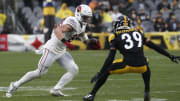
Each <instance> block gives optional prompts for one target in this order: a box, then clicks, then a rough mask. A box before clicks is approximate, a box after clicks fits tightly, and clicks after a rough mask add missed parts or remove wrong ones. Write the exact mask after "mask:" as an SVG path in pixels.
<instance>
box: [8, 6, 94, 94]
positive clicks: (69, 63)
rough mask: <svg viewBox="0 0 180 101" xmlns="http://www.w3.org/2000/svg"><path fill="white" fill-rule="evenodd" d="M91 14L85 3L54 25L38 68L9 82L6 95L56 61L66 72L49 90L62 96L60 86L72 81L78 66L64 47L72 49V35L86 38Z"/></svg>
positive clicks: (43, 72) (45, 70) (46, 69)
mask: <svg viewBox="0 0 180 101" xmlns="http://www.w3.org/2000/svg"><path fill="white" fill-rule="evenodd" d="M91 16H92V10H91V8H90V7H89V6H87V5H84V4H82V5H79V6H78V7H77V8H76V11H75V16H72V17H67V18H66V19H65V20H64V21H63V23H62V24H60V25H56V26H55V28H54V30H53V32H52V36H51V39H50V40H48V41H47V43H46V44H45V45H44V48H43V53H42V57H41V58H40V60H39V63H38V68H37V69H36V70H34V71H30V72H27V73H26V74H25V75H24V76H23V77H22V78H20V79H19V80H18V81H15V82H11V83H10V86H9V89H8V90H7V92H6V96H7V97H12V94H13V92H14V91H16V90H17V88H19V87H20V86H21V85H22V84H24V83H27V82H29V81H31V80H33V79H35V78H38V77H40V76H42V75H44V74H45V73H47V71H48V68H49V67H50V66H51V65H52V64H53V62H54V61H56V62H57V63H58V64H60V65H61V66H63V67H64V68H65V69H66V70H67V72H66V73H65V74H64V75H63V76H62V77H61V78H60V80H59V81H58V82H57V84H56V85H55V86H54V87H53V88H52V89H51V90H50V94H51V95H54V96H64V94H63V93H62V92H61V90H62V88H63V87H64V86H65V85H66V84H68V83H69V82H71V81H72V79H73V78H74V77H75V75H77V74H78V66H77V64H76V63H75V62H74V60H73V58H72V56H71V55H70V54H69V53H68V52H67V51H66V47H69V48H70V49H73V48H74V47H73V45H72V44H70V43H69V42H68V40H71V39H72V38H73V36H79V37H80V39H81V40H82V41H86V40H88V37H87V35H86V34H82V33H84V32H85V29H86V25H87V22H88V19H89V18H90V17H91Z"/></svg>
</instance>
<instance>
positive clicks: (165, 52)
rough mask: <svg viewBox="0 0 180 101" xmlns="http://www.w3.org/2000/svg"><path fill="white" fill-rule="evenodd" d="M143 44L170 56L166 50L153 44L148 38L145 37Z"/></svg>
mask: <svg viewBox="0 0 180 101" xmlns="http://www.w3.org/2000/svg"><path fill="white" fill-rule="evenodd" d="M145 45H146V46H148V47H149V48H152V49H154V50H156V51H157V52H159V53H161V54H163V55H165V56H167V57H169V58H170V57H171V55H170V54H169V53H168V52H167V51H166V50H164V49H163V48H161V47H159V46H158V45H156V44H154V43H153V42H152V41H150V40H148V39H146V42H145Z"/></svg>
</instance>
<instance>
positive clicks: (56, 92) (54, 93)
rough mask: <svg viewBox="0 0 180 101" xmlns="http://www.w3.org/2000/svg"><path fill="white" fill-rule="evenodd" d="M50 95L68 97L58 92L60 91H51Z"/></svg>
mask: <svg viewBox="0 0 180 101" xmlns="http://www.w3.org/2000/svg"><path fill="white" fill-rule="evenodd" d="M50 94H51V95H52V96H67V95H65V94H63V93H62V92H61V91H60V90H58V89H51V90H50Z"/></svg>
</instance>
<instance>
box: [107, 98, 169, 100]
mask: <svg viewBox="0 0 180 101" xmlns="http://www.w3.org/2000/svg"><path fill="white" fill-rule="evenodd" d="M107 101H144V99H143V98H135V99H132V100H116V99H112V100H107ZM151 101H168V99H160V98H151Z"/></svg>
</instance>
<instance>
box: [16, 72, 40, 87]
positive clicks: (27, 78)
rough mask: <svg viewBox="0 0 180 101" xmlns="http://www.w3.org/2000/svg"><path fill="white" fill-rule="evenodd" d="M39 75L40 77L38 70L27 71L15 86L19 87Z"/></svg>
mask: <svg viewBox="0 0 180 101" xmlns="http://www.w3.org/2000/svg"><path fill="white" fill-rule="evenodd" d="M37 77H39V72H38V70H35V71H30V72H27V73H26V74H25V75H24V76H23V77H22V78H21V79H20V80H18V81H16V82H15V83H14V86H16V87H19V86H21V85H22V84H24V83H26V82H28V81H31V80H32V79H34V78H37Z"/></svg>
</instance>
